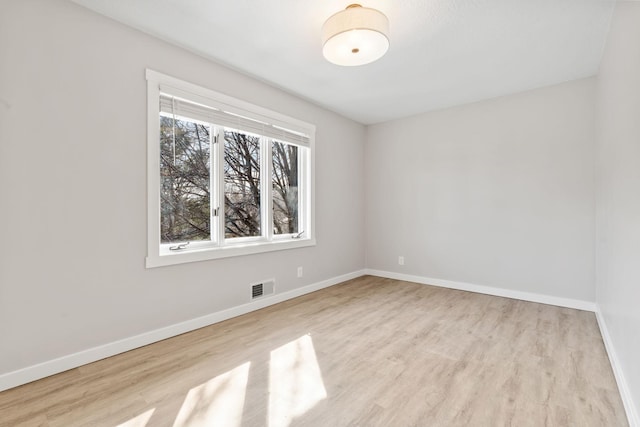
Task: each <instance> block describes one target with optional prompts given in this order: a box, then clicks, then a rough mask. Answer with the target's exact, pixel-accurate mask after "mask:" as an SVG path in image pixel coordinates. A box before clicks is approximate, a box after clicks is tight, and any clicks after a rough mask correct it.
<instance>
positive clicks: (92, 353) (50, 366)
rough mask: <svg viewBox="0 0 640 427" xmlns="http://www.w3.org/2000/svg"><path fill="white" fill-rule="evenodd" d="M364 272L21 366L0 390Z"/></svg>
mask: <svg viewBox="0 0 640 427" xmlns="http://www.w3.org/2000/svg"><path fill="white" fill-rule="evenodd" d="M364 274H365V271H364V270H360V271H354V272H352V273H348V274H343V275H341V276H337V277H332V278H330V279H327V280H323V281H321V282H317V283H313V284H311V285H308V286H304V287H301V288H298V289H294V290H292V291H288V292H283V293H281V294H275V295H273V296H270V297H264V298H261V299H259V300H256V301H252V302H250V303H247V304H243V305H239V306H236V307H232V308H229V309H226V310H222V311H218V312H216V313H211V314H208V315H206V316H202V317H198V318H195V319H191V320H187V321H184V322H180V323H176V324H174V325H170V326H167V327H164V328H160V329H156V330H153V331H149V332H145V333H142V334H140V335H135V336H132V337H128V338H124V339H121V340H118V341H114V342H110V343H107V344H104V345H101V346H98V347H93V348H90V349H87V350H83V351H80V352H78V353H73V354H69V355H66V356H63V357H59V358H57V359H53V360H48V361H46V362H43V363H40V364H37V365H33V366H29V367H26V368H23V369H19V370H17V371H13V372H8V373H5V374H2V375H0V391H3V390H7V389H10V388H13V387H17V386H19V385H22V384H26V383H29V382H32V381H35V380H39V379H41V378H45V377H48V376H50V375H54V374H58V373H60V372H64V371H67V370H69V369H73V368H77V367H78V366H82V365H86V364H87V363H92V362H95V361H97V360H100V359H105V358H107V357H111V356H115V355H116V354H120V353H124V352H125V351H129V350H133V349H135V348H138V347H142V346H145V345H148V344H151V343H154V342H158V341H161V340H164V339H167V338H171V337H174V336H176V335H180V334H184V333H185V332H190V331H193V330H196V329H199V328H202V327H205V326H209V325H212V324H214V323H218V322H222V321H223V320H227V319H230V318H232V317H236V316H240V315H242V314H246V313H249V312H251V311H255V310H259V309H261V308H265V307H268V306H270V305H273V304H277V303H279V302H282V301H286V300H289V299H292V298H296V297H299V296H301V295H305V294H308V293H311V292H315V291H318V290H320V289H324V288H328V287H329V286H333V285H337V284H338V283H341V282H344V281H347V280H351V279H355V278H357V277H360V276H363V275H364Z"/></svg>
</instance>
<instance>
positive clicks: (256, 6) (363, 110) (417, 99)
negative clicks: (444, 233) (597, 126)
mask: <svg viewBox="0 0 640 427" xmlns="http://www.w3.org/2000/svg"><path fill="white" fill-rule="evenodd" d="M72 1H74V2H75V3H78V4H81V5H83V6H86V7H88V8H90V9H92V10H94V11H96V12H99V13H101V14H104V15H107V16H109V17H111V18H113V19H115V20H117V21H120V22H122V23H124V24H127V25H130V26H132V27H134V28H137V29H139V30H142V31H144V32H146V33H149V34H151V35H154V36H156V37H159V38H161V39H164V40H166V41H169V42H171V43H174V44H176V45H178V46H181V47H183V48H186V49H188V50H190V51H193V52H196V53H198V54H200V55H203V56H205V57H207V58H210V59H212V60H214V61H216V62H219V63H223V64H225V65H228V66H230V67H232V68H234V69H236V70H239V71H242V72H244V73H246V74H249V75H252V76H255V77H257V78H259V79H261V80H263V81H266V82H269V83H270V84H272V85H274V86H277V87H280V88H282V89H284V90H286V91H288V92H291V93H294V94H296V95H299V96H301V97H303V98H305V99H308V100H310V101H312V102H314V103H316V104H319V105H322V106H324V107H326V108H328V109H330V110H333V111H335V112H338V113H340V114H342V115H344V116H346V117H349V118H351V119H354V120H356V121H358V122H361V123H364V124H372V123H378V122H383V121H387V120H392V119H396V118H400V117H405V116H409V115H413V114H417V113H422V112H426V111H430V110H435V109H441V108H445V107H450V106H454V105H459V104H465V103H469V102H474V101H479V100H482V99H487V98H493V97H497V96H502V95H506V94H510V93H515V92H520V91H524V90H528V89H533V88H536V87H541V86H547V85H551V84H556V83H560V82H563V81H567V80H573V79H578V78H582V77H588V76H592V75H595V74H596V73H597V71H598V66H599V63H600V59H601V56H602V51H603V49H604V44H605V41H606V37H607V33H608V29H609V21H610V18H611V13H612V11H613V6H614V2H612V1H606V0H395V1H392V0H362V1H361V2H360V3H361V4H362V5H363V6H365V7H372V8H376V9H379V10H380V11H382V12H383V13H385V14H386V15H387V16H388V18H389V21H390V27H391V29H390V33H391V35H390V38H391V47H390V49H389V52H388V53H387V55H386V56H384V57H383V58H382V59H380V60H379V61H377V62H374V63H372V64H368V65H364V66H361V67H340V66H337V65H333V64H330V63H328V62H327V61H325V60H324V59H323V57H322V47H321V42H320V28H321V27H322V24H323V22H324V21H325V20H326V19H327V18H328V17H329V16H330V15H332V14H333V13H335V12H337V11H339V10H342V9H344V8H345V7H346V6H347V5H348V4H349V3H350V1H349V0H343V1H338V0H314V1H312V0H72Z"/></svg>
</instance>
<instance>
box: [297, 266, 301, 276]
mask: <svg viewBox="0 0 640 427" xmlns="http://www.w3.org/2000/svg"><path fill="white" fill-rule="evenodd" d="M298 277H302V267H298Z"/></svg>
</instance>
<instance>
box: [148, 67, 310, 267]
mask: <svg viewBox="0 0 640 427" xmlns="http://www.w3.org/2000/svg"><path fill="white" fill-rule="evenodd" d="M146 78H147V257H146V267H147V268H152V267H160V266H166V265H174V264H182V263H187V262H195V261H205V260H212V259H219V258H227V257H234V256H243V255H250V254H257V253H263V252H271V251H278V250H284V249H295V248H302V247H307V246H314V245H315V244H316V238H315V208H314V206H315V179H314V169H315V168H314V161H315V160H314V159H315V126H314V125H312V124H309V123H306V122H304V121H301V120H298V119H294V118H292V117H288V116H285V115H283V114H280V113H277V112H274V111H271V110H268V109H266V108H263V107H260V106H257V105H253V104H251V103H248V102H246V101H242V100H239V99H236V98H233V97H230V96H228V95H224V94H221V93H219V92H215V91H213V90H210V89H206V88H203V87H201V86H198V85H195V84H192V83H188V82H185V81H182V80H180V79H177V78H175V77H171V76H167V75H165V74H161V73H158V72H156V71H153V70H149V69H147V70H146ZM161 87H162V88H163V89H162V91H163V92H167V88H169V91H171V92H174V93H172V95H182V96H184V98H185V99H189V100H190V101H194V102H197V103H200V104H202V105H206V106H208V107H211V108H215V109H218V110H222V109H224V111H227V112H230V113H232V114H237V115H241V116H243V117H247V118H249V119H252V120H256V121H258V122H263V123H268V124H270V125H273V126H275V127H277V128H284V129H288V130H292V131H294V132H299V133H301V134H304V135H305V136H307V138H308V144H307V145H306V146H303V148H306V150H305V151H307V155H306V156H299V174H300V182H299V185H298V188H299V190H298V191H299V192H298V197H299V200H300V201H301V202H300V211H299V213H298V216H299V221H300V223H301V224H303V226H304V228H305V229H304V230H300V231H303V233H302V235H301V236H300V237H299V238H294V236H292V235H291V234H284V235H274V233H273V212H272V210H273V201H272V200H271V199H272V197H269V195H270V194H271V190H270V189H268V188H267V187H270V186H271V185H272V184H271V168H272V165H271V149H272V144H271V143H269V142H267V143H261V151H260V155H261V158H260V161H261V175H262V177H263V179H262V180H261V181H262V191H261V197H262V200H261V206H264V208H261V224H262V229H263V230H264V231H263V232H262V236H258V237H236V238H232V239H224V225H225V223H224V206H223V202H224V200H223V198H222V194H224V182H223V180H220V179H217V177H216V178H214V176H213V174H214V169H213V168H212V170H211V173H212V178H211V180H212V184H213V183H215V186H216V188H215V189H214V188H213V186H212V188H211V191H212V193H213V194H214V195H215V197H218V198H220V199H222V200H218V203H217V205H218V206H219V207H220V212H219V215H218V216H212V217H211V233H212V235H213V233H215V232H216V230H222V231H221V232H219V233H218V236H220V235H222V236H223V238H222V239H220V241H217V242H212V243H209V242H205V243H203V242H195V241H194V242H193V244H190V245H189V247H188V248H186V249H183V250H181V251H171V250H169V246H175V243H173V244H171V245H168V244H161V240H160V93H161V89H160V88H161ZM212 125H213V126H212V134H213V132H215V133H216V134H218V135H219V138H218V141H219V142H218V143H217V144H212V145H211V147H212V151H211V159H212V160H211V161H212V164H213V162H216V163H217V164H216V165H215V170H218V171H222V170H224V169H223V162H224V152H223V149H224V136H223V135H220V134H222V132H223V128H222V127H219V126H216V123H212ZM238 130H240V131H242V129H238ZM247 132H250V131H247ZM261 138H265V139H267V140H270V138H268V137H265V136H261ZM275 140H276V141H277V140H278V139H277V138H276V139H275ZM283 142H287V141H283ZM303 158H304V159H303ZM218 175H220V176H221V172H218ZM221 181H222V182H221ZM265 198H267V200H265ZM212 202H213V196H212ZM212 207H213V206H212ZM212 237H213V236H212Z"/></svg>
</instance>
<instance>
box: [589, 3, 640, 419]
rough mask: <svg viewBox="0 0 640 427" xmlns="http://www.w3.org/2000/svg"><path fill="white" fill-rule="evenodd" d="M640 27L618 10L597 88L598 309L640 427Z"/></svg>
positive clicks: (636, 9)
mask: <svg viewBox="0 0 640 427" xmlns="http://www.w3.org/2000/svg"><path fill="white" fill-rule="evenodd" d="M639 23H640V3H638V2H618V3H617V5H616V9H615V12H614V15H613V19H612V22H611V30H610V33H609V37H608V40H607V47H606V50H605V54H604V57H603V60H602V64H601V68H600V73H599V76H598V82H597V106H598V110H597V111H598V121H597V145H598V166H599V167H598V197H597V208H598V209H597V210H598V215H597V218H598V220H597V229H598V240H597V260H598V262H597V274H596V277H597V286H596V290H597V292H596V302H597V304H598V305H599V307H600V310H601V313H602V317H603V319H604V323H605V324H606V329H607V330H608V331H609V338H610V340H611V344H612V348H613V349H614V352H615V355H617V357H616V359H617V361H616V362H617V367H618V368H619V369H620V370H621V371H620V373H622V376H623V382H624V383H626V386H627V387H628V389H627V390H622V391H623V393H624V392H625V391H627V392H628V393H629V394H628V395H627V404H630V403H631V402H635V410H633V411H634V412H635V418H636V419H635V422H636V425H639V426H640V418H638V411H640V308H639V307H640V24H639ZM624 385H625V384H623V387H624ZM632 425H633V424H632Z"/></svg>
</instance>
